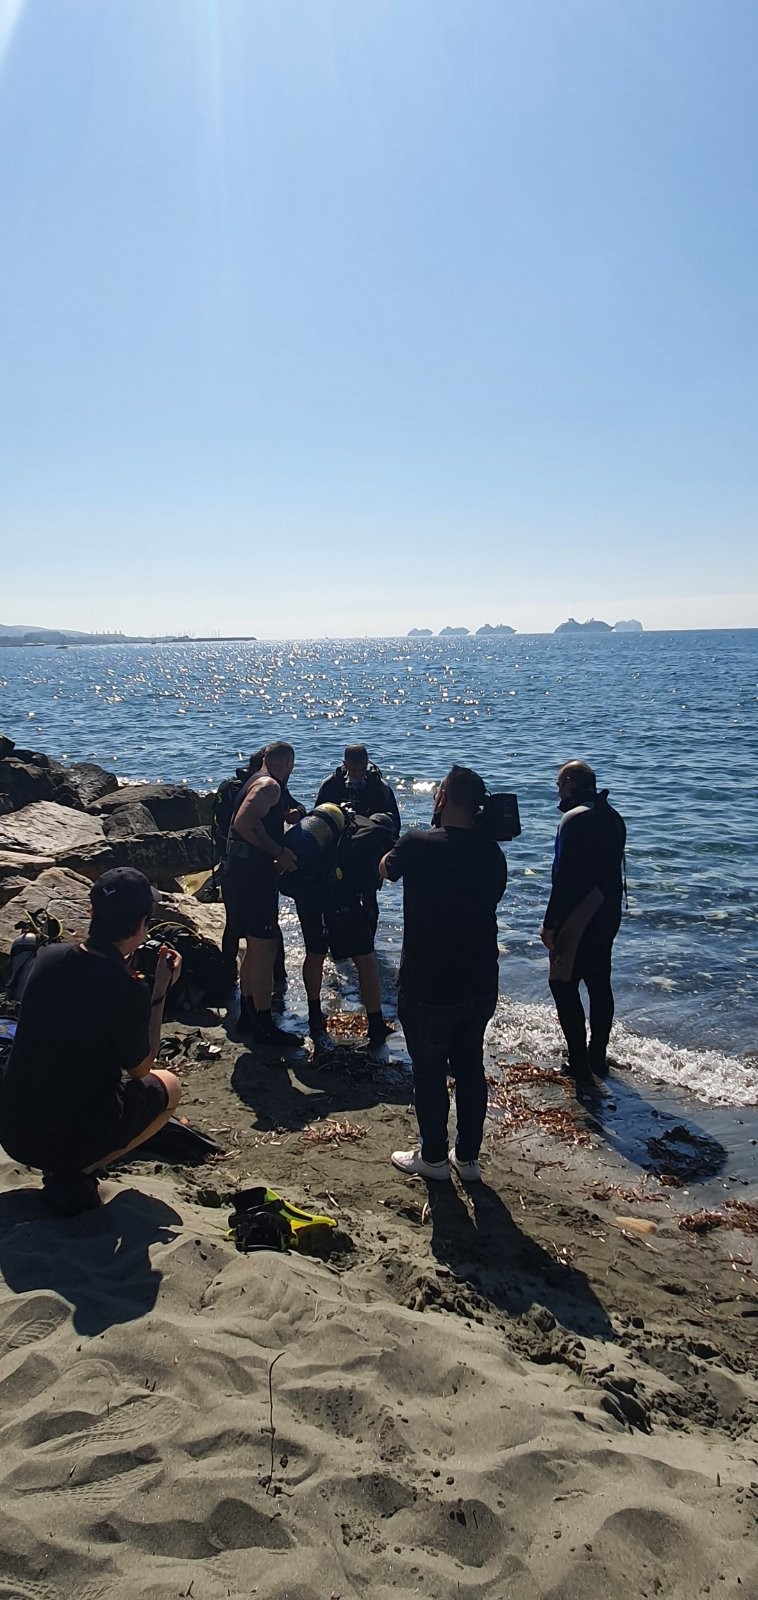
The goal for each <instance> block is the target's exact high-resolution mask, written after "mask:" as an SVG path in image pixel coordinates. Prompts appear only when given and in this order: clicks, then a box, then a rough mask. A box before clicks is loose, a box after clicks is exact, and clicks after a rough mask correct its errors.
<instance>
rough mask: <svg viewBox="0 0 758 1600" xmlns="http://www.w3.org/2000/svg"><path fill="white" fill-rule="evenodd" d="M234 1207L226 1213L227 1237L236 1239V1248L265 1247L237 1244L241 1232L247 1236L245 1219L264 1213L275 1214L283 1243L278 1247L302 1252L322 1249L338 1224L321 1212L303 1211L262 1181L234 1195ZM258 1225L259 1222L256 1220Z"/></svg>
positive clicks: (266, 1214) (316, 1251) (273, 1215)
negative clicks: (228, 1234)
mask: <svg viewBox="0 0 758 1600" xmlns="http://www.w3.org/2000/svg"><path fill="white" fill-rule="evenodd" d="M234 1205H235V1209H234V1211H233V1212H232V1214H231V1215H230V1217H229V1230H230V1237H232V1238H234V1239H235V1240H237V1248H238V1249H250V1248H253V1249H256V1248H265V1246H257V1245H253V1246H252V1247H251V1246H250V1245H249V1244H240V1243H239V1237H240V1235H243V1236H245V1237H246V1236H247V1219H248V1218H253V1217H260V1216H261V1214H263V1215H265V1216H271V1217H275V1218H276V1219H277V1222H278V1224H279V1225H280V1229H281V1232H282V1235H283V1236H284V1237H285V1243H284V1244H281V1245H279V1246H278V1248H279V1249H287V1248H289V1249H292V1250H301V1251H302V1252H303V1253H304V1254H306V1255H307V1254H308V1253H309V1252H310V1251H313V1252H315V1253H319V1252H320V1251H321V1250H323V1248H324V1246H325V1245H326V1244H327V1242H328V1239H329V1233H330V1231H331V1230H332V1229H334V1228H336V1226H337V1224H336V1222H335V1220H334V1218H333V1217H327V1216H323V1215H321V1214H320V1213H319V1212H316V1211H306V1210H305V1209H304V1208H303V1207H302V1206H293V1205H291V1204H290V1202H289V1201H288V1200H285V1199H284V1198H283V1197H282V1195H280V1194H277V1192H276V1190H275V1189H269V1188H267V1187H266V1185H265V1184H258V1185H256V1186H255V1187H254V1188H252V1189H241V1190H240V1192H239V1194H236V1195H235V1196H234ZM256 1226H257V1227H259V1226H260V1224H256Z"/></svg>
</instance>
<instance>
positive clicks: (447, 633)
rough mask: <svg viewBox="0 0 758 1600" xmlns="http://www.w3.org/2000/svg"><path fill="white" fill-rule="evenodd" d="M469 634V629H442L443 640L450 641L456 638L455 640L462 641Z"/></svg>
mask: <svg viewBox="0 0 758 1600" xmlns="http://www.w3.org/2000/svg"><path fill="white" fill-rule="evenodd" d="M467 633H468V628H440V638H441V639H450V638H452V637H453V636H455V638H458V639H462V638H463V636H464V635H465V634H467Z"/></svg>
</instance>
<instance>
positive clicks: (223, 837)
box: [211, 767, 254, 887]
mask: <svg viewBox="0 0 758 1600" xmlns="http://www.w3.org/2000/svg"><path fill="white" fill-rule="evenodd" d="M253 776H254V774H253V773H251V772H250V770H249V768H248V767H238V768H237V771H236V773H235V775H234V777H233V778H224V779H223V781H222V782H221V783H220V784H219V786H218V788H217V790H216V793H215V795H214V796H213V810H212V812H211V868H212V873H213V883H214V887H215V883H216V868H217V866H218V864H219V862H220V861H223V859H224V856H225V855H226V846H227V843H228V840H229V829H230V828H231V825H232V819H233V817H234V813H235V811H236V810H237V807H238V805H239V802H240V800H241V798H242V790H243V789H244V787H245V784H246V783H247V782H248V781H249V779H250V778H251V777H253Z"/></svg>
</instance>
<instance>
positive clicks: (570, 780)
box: [555, 761, 597, 800]
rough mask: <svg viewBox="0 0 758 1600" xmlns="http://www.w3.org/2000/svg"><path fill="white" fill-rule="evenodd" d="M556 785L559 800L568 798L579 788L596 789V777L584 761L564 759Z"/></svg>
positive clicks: (593, 790)
mask: <svg viewBox="0 0 758 1600" xmlns="http://www.w3.org/2000/svg"><path fill="white" fill-rule="evenodd" d="M555 781H556V785H557V788H558V793H559V795H560V797H561V800H569V799H570V798H571V796H572V794H576V793H577V792H578V791H579V790H582V791H584V790H587V789H589V790H590V791H591V792H592V793H593V794H594V793H595V792H596V790H597V778H596V777H595V774H594V772H593V770H592V768H591V767H588V765H587V762H586V761H566V762H564V764H563V766H562V767H561V768H560V770H559V772H558V776H557V778H556V780H555Z"/></svg>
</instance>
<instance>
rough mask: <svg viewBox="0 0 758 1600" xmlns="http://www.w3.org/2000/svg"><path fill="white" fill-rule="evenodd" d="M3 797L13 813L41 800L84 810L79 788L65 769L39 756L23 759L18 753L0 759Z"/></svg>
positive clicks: (0, 787) (0, 779)
mask: <svg viewBox="0 0 758 1600" xmlns="http://www.w3.org/2000/svg"><path fill="white" fill-rule="evenodd" d="M0 794H1V795H3V796H4V797H5V798H6V799H7V800H9V801H10V803H11V806H12V808H13V810H14V811H20V810H21V809H22V808H23V807H24V806H30V805H34V804H35V802H36V801H38V800H53V801H55V802H56V804H58V805H63V806H71V807H73V808H74V809H75V810H82V809H83V802H82V800H81V799H80V798H79V795H78V793H77V790H76V788H75V787H74V785H73V784H72V783H70V782H69V780H68V774H67V771H66V768H65V767H61V766H58V764H57V763H56V762H51V761H49V760H48V759H47V757H42V756H39V755H35V756H33V757H32V758H31V759H22V758H21V756H20V755H19V752H18V751H14V754H13V755H12V756H4V757H3V758H2V759H1V760H0Z"/></svg>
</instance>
